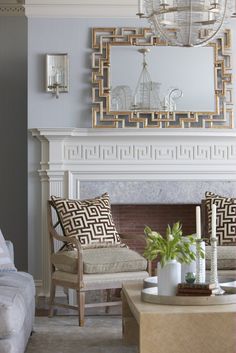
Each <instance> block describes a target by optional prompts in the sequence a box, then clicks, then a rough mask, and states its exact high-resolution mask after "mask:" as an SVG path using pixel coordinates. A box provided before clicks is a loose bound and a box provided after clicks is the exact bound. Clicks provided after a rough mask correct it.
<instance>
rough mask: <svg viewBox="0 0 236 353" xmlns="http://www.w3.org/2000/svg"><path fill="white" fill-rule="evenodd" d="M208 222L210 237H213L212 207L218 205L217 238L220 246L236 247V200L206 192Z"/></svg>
mask: <svg viewBox="0 0 236 353" xmlns="http://www.w3.org/2000/svg"><path fill="white" fill-rule="evenodd" d="M205 196H206V221H207V224H208V227H207V233H208V237H210V235H211V218H212V205H213V203H214V204H215V205H216V212H217V216H216V236H217V238H218V244H219V245H228V244H230V245H231V244H233V243H234V244H235V245H236V199H235V198H227V197H223V196H219V195H216V194H214V193H212V192H206V194H205Z"/></svg>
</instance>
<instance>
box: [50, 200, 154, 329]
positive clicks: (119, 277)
mask: <svg viewBox="0 0 236 353" xmlns="http://www.w3.org/2000/svg"><path fill="white" fill-rule="evenodd" d="M53 208H54V205H53V203H52V202H51V201H48V227H49V236H50V259H51V290H50V298H49V316H50V317H51V316H53V307H54V306H61V307H65V308H69V309H75V310H77V311H78V316H79V326H83V325H84V316H85V308H87V307H95V306H105V307H109V306H114V305H118V304H120V301H109V299H110V295H109V294H110V290H111V289H116V288H122V284H123V283H125V282H134V281H142V280H143V279H144V278H146V277H147V276H148V272H147V271H146V268H141V269H140V266H138V268H137V270H135V267H133V268H132V271H131V270H129V271H128V270H127V269H126V270H125V271H119V272H109V271H108V272H107V271H102V272H100V270H99V269H98V272H97V273H96V271H95V273H85V272H86V271H85V269H86V266H87V267H88V264H87V263H86V261H87V259H88V257H89V256H90V258H91V252H93V254H92V256H93V258H92V260H93V261H95V259H96V254H98V255H97V258H98V259H100V260H101V258H102V256H101V254H100V253H99V251H101V249H100V250H99V249H92V250H90V252H89V250H84V249H83V248H82V247H81V244H80V242H79V241H78V240H77V239H76V238H75V237H65V236H62V235H59V234H58V232H57V231H56V228H57V227H60V222H59V220H56V221H55V223H54V222H53V219H54V213H53V214H52V209H53ZM55 216H56V213H55ZM55 241H56V242H58V241H59V242H62V244H72V245H73V247H74V249H73V254H76V256H75V257H74V259H73V261H74V262H73V267H74V268H76V273H75V271H70V270H68V268H66V269H63V267H62V268H61V266H59V265H60V264H59V263H58V262H57V263H55V256H57V255H58V254H59V257H60V256H61V254H62V256H64V254H65V253H62V252H60V251H55ZM123 250H125V249H124V248H123ZM102 251H103V252H104V253H105V255H106V256H107V254H109V251H111V253H112V254H111V257H113V254H115V252H116V250H115V249H114V248H113V249H112V248H111V249H110V250H109V248H105V249H103V250H102ZM117 251H120V252H122V249H121V248H118V250H117ZM126 251H127V254H128V252H130V254H131V255H132V256H133V257H134V258H136V259H137V261H138V262H140V261H146V260H145V259H143V258H142V257H141V256H140V255H139V254H137V253H135V252H134V251H132V250H130V249H128V248H126ZM94 254H95V255H94ZM58 261H60V260H58ZM61 265H62V266H63V263H62V264H61ZM64 265H65V264H64ZM100 265H101V264H100ZM98 267H99V266H98ZM141 267H143V265H142V266H141ZM99 268H101V266H100V267H99ZM56 286H61V287H64V288H67V289H69V288H71V289H74V290H75V291H76V292H77V303H78V305H77V306H73V305H69V303H68V304H62V303H57V302H55V292H56ZM90 290H106V291H107V298H108V300H107V301H105V302H102V303H90V304H86V303H85V294H86V292H87V291H90Z"/></svg>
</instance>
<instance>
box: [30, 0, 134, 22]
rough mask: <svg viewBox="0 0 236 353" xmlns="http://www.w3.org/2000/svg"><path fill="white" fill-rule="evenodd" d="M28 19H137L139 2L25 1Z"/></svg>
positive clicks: (105, 0) (131, 0)
mask: <svg viewBox="0 0 236 353" xmlns="http://www.w3.org/2000/svg"><path fill="white" fill-rule="evenodd" d="M24 6H25V14H26V16H27V17H58V18H63V17H64V18H75V17H76V18H89V17H91V18H135V16H136V12H137V0H70V1H66V0H42V1H39V0H25V5H24Z"/></svg>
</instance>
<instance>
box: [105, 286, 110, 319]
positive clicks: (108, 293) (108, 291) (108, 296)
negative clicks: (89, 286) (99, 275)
mask: <svg viewBox="0 0 236 353" xmlns="http://www.w3.org/2000/svg"><path fill="white" fill-rule="evenodd" d="M106 296H107V298H106V299H107V302H110V301H111V289H106ZM109 311H110V306H106V308H105V312H106V314H108V313H109Z"/></svg>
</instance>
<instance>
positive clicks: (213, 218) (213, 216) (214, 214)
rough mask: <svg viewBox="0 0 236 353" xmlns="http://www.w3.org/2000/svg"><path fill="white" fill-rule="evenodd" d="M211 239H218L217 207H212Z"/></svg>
mask: <svg viewBox="0 0 236 353" xmlns="http://www.w3.org/2000/svg"><path fill="white" fill-rule="evenodd" d="M211 237H212V238H216V205H215V204H213V205H212V214H211Z"/></svg>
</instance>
